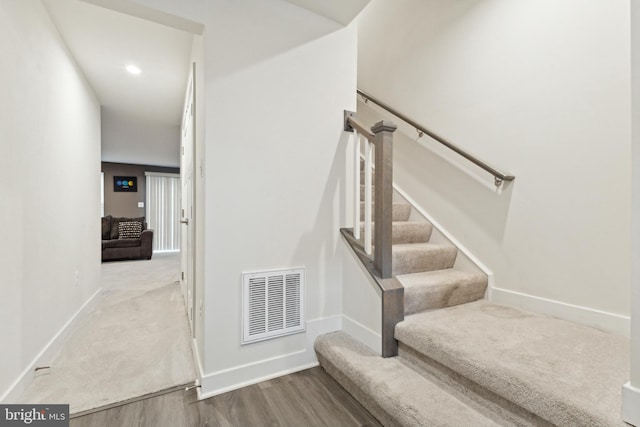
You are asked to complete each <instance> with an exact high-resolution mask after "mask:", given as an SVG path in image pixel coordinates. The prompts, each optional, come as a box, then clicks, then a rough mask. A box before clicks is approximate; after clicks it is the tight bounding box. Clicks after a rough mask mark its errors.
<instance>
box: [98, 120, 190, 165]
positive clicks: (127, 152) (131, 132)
mask: <svg viewBox="0 0 640 427" xmlns="http://www.w3.org/2000/svg"><path fill="white" fill-rule="evenodd" d="M102 161H104V162H114V163H132V164H139V165H154V166H170V167H180V126H173V125H168V124H164V123H153V122H151V123H150V122H145V121H142V120H139V119H133V118H130V117H128V116H127V115H121V114H118V113H117V112H115V111H113V110H110V109H108V108H105V107H102Z"/></svg>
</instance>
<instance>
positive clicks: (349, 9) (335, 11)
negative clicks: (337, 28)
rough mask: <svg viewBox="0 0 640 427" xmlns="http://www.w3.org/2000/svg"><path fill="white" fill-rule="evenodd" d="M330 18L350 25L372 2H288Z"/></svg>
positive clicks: (358, 0) (348, 0) (297, 0)
mask: <svg viewBox="0 0 640 427" xmlns="http://www.w3.org/2000/svg"><path fill="white" fill-rule="evenodd" d="M286 1H288V2H289V3H293V4H295V5H297V6H300V7H303V8H305V9H308V10H310V11H312V12H315V13H317V14H318V15H321V16H324V17H325V18H329V19H331V20H333V21H335V22H338V23H340V24H342V25H348V24H349V23H351V21H353V19H354V18H355V17H356V16H357V15H358V14H359V13H360V12H361V11H362V9H364V7H365V6H366V5H367V4H368V3H369V1H370V0H322V1H318V0H286Z"/></svg>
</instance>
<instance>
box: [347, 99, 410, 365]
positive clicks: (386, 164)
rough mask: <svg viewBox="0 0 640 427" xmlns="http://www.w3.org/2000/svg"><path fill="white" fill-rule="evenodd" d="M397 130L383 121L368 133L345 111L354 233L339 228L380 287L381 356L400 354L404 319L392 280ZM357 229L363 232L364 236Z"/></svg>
mask: <svg viewBox="0 0 640 427" xmlns="http://www.w3.org/2000/svg"><path fill="white" fill-rule="evenodd" d="M396 128H397V126H396V125H395V124H393V123H391V122H388V121H381V122H378V123H376V124H375V125H373V127H372V128H371V129H367V127H366V126H365V125H364V124H363V123H362V122H360V121H358V119H356V118H355V116H354V113H352V112H349V111H345V119H344V130H345V131H348V132H353V134H354V171H355V179H354V182H355V186H354V201H355V204H354V227H353V231H352V232H351V231H350V230H347V229H342V230H341V232H342V234H343V236H344V237H345V238H346V239H347V241H348V242H349V244H350V245H351V247H352V248H353V249H354V251H355V252H356V255H357V256H358V257H359V259H360V261H361V262H362V263H363V265H364V266H365V268H366V269H367V270H368V271H369V273H370V274H371V276H372V277H373V279H374V280H375V282H376V284H377V285H378V287H379V288H380V291H381V294H382V307H381V309H382V325H381V326H382V327H381V335H382V337H381V338H382V343H381V351H382V356H383V357H393V356H397V355H398V342H397V341H396V339H395V337H394V331H395V327H396V324H398V322H401V321H402V320H403V319H404V288H403V287H402V285H401V284H400V282H398V280H396V279H395V278H394V277H393V272H392V265H393V263H392V248H391V243H392V240H391V239H392V228H393V224H392V221H393V132H394V131H395V130H396ZM362 143H364V144H365V146H364V165H363V167H362V168H361V166H360V158H361V157H360V156H361V144H362ZM374 154H375V155H374ZM372 158H375V197H372V193H373V192H372V183H373V182H372V181H373V180H372V166H373V165H372ZM361 172H364V181H365V182H364V185H365V190H364V203H363V204H362V208H363V209H364V215H363V216H364V227H362V226H361V221H360V216H361V211H360V208H361V206H360V175H361ZM374 213H375V221H373V214H374ZM372 223H373V230H372V226H371V225H372ZM361 228H363V229H364V230H363V232H362V233H361V230H360V229H361ZM361 234H364V236H362V235H361ZM372 252H373V257H372V256H371V255H372Z"/></svg>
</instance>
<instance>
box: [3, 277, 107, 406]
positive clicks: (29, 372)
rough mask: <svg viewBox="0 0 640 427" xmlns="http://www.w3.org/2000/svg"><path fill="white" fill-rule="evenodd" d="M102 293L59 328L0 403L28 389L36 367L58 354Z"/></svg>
mask: <svg viewBox="0 0 640 427" xmlns="http://www.w3.org/2000/svg"><path fill="white" fill-rule="evenodd" d="M100 292H102V288H99V289H98V290H96V291H95V292H94V293H93V295H91V296H90V297H89V299H87V301H85V303H84V304H82V306H81V307H80V308H79V309H78V310H77V311H76V312H75V313H74V315H73V316H71V318H70V319H69V320H68V321H67V322H66V323H65V324H64V325H63V326H62V328H60V330H59V331H58V332H57V333H56V334H55V335H54V336H53V338H51V339H50V340H49V342H48V343H47V345H45V346H44V348H43V349H42V350H41V351H40V353H38V354H37V355H36V357H35V358H34V359H33V360H32V361H31V363H29V365H28V366H27V367H26V368H25V369H24V370H23V371H22V373H21V374H20V376H19V377H18V378H17V379H16V380H15V381H14V382H13V384H11V386H10V387H9V388H8V389H7V390H6V391H5V392H4V394H2V396H0V402H2V403H13V402H16V401H17V400H18V399H19V398H20V396H21V395H22V393H24V391H25V390H26V389H27V387H29V385H30V384H31V382H32V381H33V378H34V369H35V368H36V367H37V366H48V365H50V362H51V360H52V359H53V358H54V357H55V356H56V354H58V352H59V351H60V349H61V348H62V344H63V343H64V342H65V340H66V338H67V337H68V336H69V335H71V333H72V332H73V330H74V328H75V326H77V325H79V324H80V322H81V320H82V319H83V318H84V316H85V315H86V314H87V313H89V312H90V311H91V309H92V308H93V307H95V305H96V303H97V302H98V300H99V298H97V297H98V296H99V295H100Z"/></svg>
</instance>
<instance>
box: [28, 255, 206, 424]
mask: <svg viewBox="0 0 640 427" xmlns="http://www.w3.org/2000/svg"><path fill="white" fill-rule="evenodd" d="M179 272H180V254H179V253H176V254H155V255H154V257H153V259H152V260H150V261H147V260H143V261H123V262H111V263H105V264H102V288H103V291H102V293H101V295H100V301H99V302H98V303H97V305H96V308H95V309H94V311H93V312H92V313H91V314H89V316H88V317H87V321H86V322H85V323H84V324H82V325H81V326H79V327H78V328H77V329H76V330H75V331H74V332H73V333H72V334H71V336H70V337H69V338H68V339H67V342H66V343H65V344H64V345H63V348H62V350H61V351H60V353H59V354H58V355H57V356H56V357H55V358H54V360H53V361H52V363H51V369H47V370H43V371H41V372H40V373H39V375H38V376H37V377H36V378H35V380H34V381H33V382H32V384H31V385H30V387H29V388H28V389H27V390H26V391H25V393H24V394H23V395H22V396H21V398H20V402H25V403H27V402H28V403H69V404H70V410H71V413H72V414H73V413H79V412H84V411H87V410H90V409H94V408H98V407H102V406H106V405H111V404H114V403H117V402H121V401H125V400H129V399H132V398H136V397H139V396H143V395H146V394H150V393H154V392H157V391H160V390H164V389H168V388H171V387H175V386H179V385H183V384H187V383H192V382H193V381H194V380H195V375H196V374H195V367H194V362H193V356H192V352H191V337H190V329H189V324H188V322H187V317H186V312H185V307H184V302H183V298H182V295H181V293H180V285H179V281H178V279H179Z"/></svg>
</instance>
